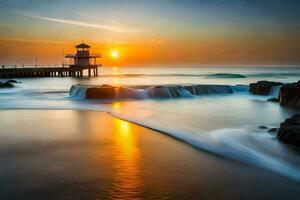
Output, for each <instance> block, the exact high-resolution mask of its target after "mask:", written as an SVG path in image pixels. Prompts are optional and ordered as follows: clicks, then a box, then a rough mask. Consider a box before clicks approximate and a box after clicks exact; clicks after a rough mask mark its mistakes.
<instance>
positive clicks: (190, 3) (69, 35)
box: [0, 0, 300, 66]
mask: <svg viewBox="0 0 300 200" xmlns="http://www.w3.org/2000/svg"><path fill="white" fill-rule="evenodd" d="M76 2H77V3H76V4H73V3H72V1H71V0H60V1H59V2H56V1H55V2H54V1H38V0H23V1H21V2H19V1H18V2H17V1H5V2H1V3H0V8H1V10H2V12H1V13H0V30H1V32H0V42H1V46H0V65H3V64H5V65H7V64H12V65H14V64H18V65H20V64H25V65H33V64H34V63H35V58H36V57H37V58H38V64H42V65H48V64H61V63H62V62H63V53H75V49H74V46H75V45H77V44H79V43H81V42H82V40H84V41H85V42H86V43H87V44H89V45H91V46H92V48H91V51H92V53H100V54H102V59H101V61H100V62H101V63H103V65H104V66H113V65H118V66H145V65H155V66H161V65H162V66H165V65H179V66H180V65H204V66H205V65H247V66H253V65H279V66H286V65H293V66H295V65H299V64H300V57H299V55H300V39H299V34H300V27H299V24H300V11H299V10H300V1H293V0H285V1H283V0H265V1H260V0H253V1H248V0H239V1H222V3H220V2H218V1H216V0H210V1H205V0H197V1H196V0H187V1H177V0H166V1H159V0H152V1H143V0H139V1H137V0H123V1H117V0H114V1H104V0H103V1H102V0H99V1H82V0H78V1H76ZM113 50H114V51H118V52H119V54H120V56H119V58H118V59H113V58H112V57H111V56H110V54H111V51H113ZM64 61H65V62H67V60H64Z"/></svg>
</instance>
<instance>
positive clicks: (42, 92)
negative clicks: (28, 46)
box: [0, 67, 300, 182]
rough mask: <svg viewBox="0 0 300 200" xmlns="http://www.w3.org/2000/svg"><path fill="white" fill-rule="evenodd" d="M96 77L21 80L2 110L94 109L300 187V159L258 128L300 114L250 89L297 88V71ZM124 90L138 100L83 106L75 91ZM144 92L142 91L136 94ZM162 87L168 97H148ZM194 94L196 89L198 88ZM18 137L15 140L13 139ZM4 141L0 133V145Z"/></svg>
mask: <svg viewBox="0 0 300 200" xmlns="http://www.w3.org/2000/svg"><path fill="white" fill-rule="evenodd" d="M99 73H100V76H99V77H90V78H87V77H85V78H71V77H63V78H58V77H56V78H35V79H31V78H26V79H17V80H18V81H20V82H21V83H17V84H15V86H16V87H14V88H8V89H1V90H0V109H2V110H4V109H26V110H28V109H38V110H96V111H104V112H108V113H110V114H112V115H113V116H116V117H118V118H121V119H124V120H127V121H130V122H134V123H136V124H139V125H142V126H145V127H148V128H151V129H155V130H158V131H160V132H161V133H162V134H167V135H169V136H171V137H174V138H176V139H178V140H180V141H183V142H185V143H187V144H189V145H191V146H193V147H195V148H197V149H199V150H200V151H206V152H209V153H212V154H215V155H218V156H221V157H224V158H227V159H233V160H237V161H240V162H243V163H247V164H250V165H253V166H257V167H261V168H264V169H266V170H270V171H272V172H275V173H277V174H280V175H282V176H285V177H288V178H290V179H292V180H294V181H297V182H300V157H299V153H298V152H297V151H294V150H293V149H291V148H290V147H288V146H286V145H285V144H282V143H280V142H279V141H278V140H277V139H276V134H275V133H269V132H267V131H266V130H264V129H260V128H259V126H267V127H269V128H278V127H279V125H280V123H281V122H282V121H284V120H285V119H286V118H288V117H290V116H292V115H293V114H295V113H297V112H299V110H295V109H290V108H285V107H281V106H280V105H279V104H278V103H274V102H268V101H267V99H268V98H271V97H276V96H278V92H279V90H278V88H272V92H271V94H270V95H269V96H260V95H252V94H251V93H249V92H248V85H249V83H253V82H256V81H259V80H269V81H281V82H283V83H290V82H295V81H298V80H299V79H300V68H291V67H281V68H279V67H278V68H271V67H247V68H246V67H218V68H217V67H199V68H188V67H165V68H164V67H156V68H154V67H103V68H102V69H101V70H100V72H99ZM78 84H80V85H102V84H110V85H119V86H123V87H127V88H130V89H131V90H133V91H134V93H135V94H138V95H134V96H132V95H131V94H129V95H127V96H126V95H125V96H120V98H117V99H110V100H86V99H85V98H84V95H83V92H84V91H83V92H82V91H81V89H77V91H76V92H71V93H69V91H70V88H71V86H72V85H78ZM174 85H176V86H185V85H192V86H194V85H221V86H224V85H226V86H228V87H229V88H230V89H231V90H232V91H233V93H228V92H226V91H223V90H222V89H221V90H220V88H216V89H214V91H213V92H211V90H210V89H208V90H207V92H205V94H204V93H197V92H195V93H191V92H189V91H185V90H182V89H180V90H174V91H173V90H171V89H168V87H171V86H174ZM137 86H143V87H142V88H143V89H137V88H136V87H137ZM153 86H165V88H167V90H168V91H167V92H168V94H169V96H168V97H167V98H153V97H152V96H151V95H149V94H148V93H147V91H148V90H149V88H151V87H153ZM195 91H196V89H195ZM9 137H10V138H14V136H13V135H10V136H9ZM2 138H7V135H5V133H1V135H0V139H2Z"/></svg>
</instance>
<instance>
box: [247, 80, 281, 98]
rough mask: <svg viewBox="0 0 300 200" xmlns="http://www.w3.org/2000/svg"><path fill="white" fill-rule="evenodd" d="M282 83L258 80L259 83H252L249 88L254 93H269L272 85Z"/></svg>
mask: <svg viewBox="0 0 300 200" xmlns="http://www.w3.org/2000/svg"><path fill="white" fill-rule="evenodd" d="M282 85H283V83H281V82H272V81H258V82H257V83H251V84H250V87H249V90H250V92H251V93H252V94H257V95H269V94H270V92H271V89H272V87H274V86H282Z"/></svg>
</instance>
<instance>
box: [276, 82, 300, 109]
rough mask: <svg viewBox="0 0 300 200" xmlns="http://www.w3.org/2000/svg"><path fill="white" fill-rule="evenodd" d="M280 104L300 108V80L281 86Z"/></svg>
mask: <svg viewBox="0 0 300 200" xmlns="http://www.w3.org/2000/svg"><path fill="white" fill-rule="evenodd" d="M279 101H280V105H283V106H290V107H297V108H300V81H298V82H297V83H291V84H285V85H284V86H282V87H281V88H280V93H279Z"/></svg>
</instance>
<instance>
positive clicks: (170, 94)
mask: <svg viewBox="0 0 300 200" xmlns="http://www.w3.org/2000/svg"><path fill="white" fill-rule="evenodd" d="M246 91H248V86H244V85H236V86H229V85H157V86H131V87H128V86H127V87H126V86H122V87H121V86H110V85H100V86H91V85H73V86H72V87H71V89H70V91H69V94H70V96H71V97H72V98H74V99H151V98H153V99H170V98H193V97H195V96H201V95H211V94H232V93H234V92H246Z"/></svg>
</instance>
